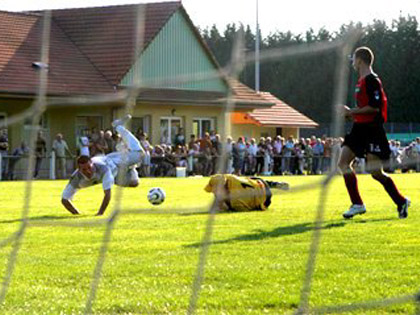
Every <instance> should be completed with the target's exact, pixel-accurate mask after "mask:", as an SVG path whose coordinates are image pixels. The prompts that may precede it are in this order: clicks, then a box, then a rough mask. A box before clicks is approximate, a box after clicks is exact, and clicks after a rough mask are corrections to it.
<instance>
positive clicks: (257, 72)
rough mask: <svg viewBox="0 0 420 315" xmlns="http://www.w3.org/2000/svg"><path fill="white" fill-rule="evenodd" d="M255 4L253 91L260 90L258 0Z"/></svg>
mask: <svg viewBox="0 0 420 315" xmlns="http://www.w3.org/2000/svg"><path fill="white" fill-rule="evenodd" d="M256 4H257V31H256V35H255V91H256V92H259V91H260V25H259V20H258V0H256Z"/></svg>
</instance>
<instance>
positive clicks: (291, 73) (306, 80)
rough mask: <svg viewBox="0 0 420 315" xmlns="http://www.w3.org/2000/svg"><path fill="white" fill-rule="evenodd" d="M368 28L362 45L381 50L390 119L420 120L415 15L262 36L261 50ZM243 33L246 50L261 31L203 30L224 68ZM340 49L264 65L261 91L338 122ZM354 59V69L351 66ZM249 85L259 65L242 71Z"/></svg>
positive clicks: (419, 39) (419, 36)
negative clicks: (335, 106) (335, 111)
mask: <svg viewBox="0 0 420 315" xmlns="http://www.w3.org/2000/svg"><path fill="white" fill-rule="evenodd" d="M356 27H363V34H362V36H361V37H360V39H359V41H358V42H357V44H356V45H357V46H361V45H366V46H368V47H370V48H372V50H373V51H374V53H375V64H374V70H375V71H376V72H377V73H378V75H379V76H380V77H381V79H382V82H383V85H384V87H385V91H386V93H387V96H388V102H389V112H388V115H389V121H391V122H396V123H407V122H412V123H420V99H419V97H418V96H417V92H418V89H419V87H420V56H419V54H420V30H419V24H418V22H417V19H416V18H415V17H414V16H406V17H404V16H400V17H399V18H398V19H395V20H394V21H393V22H392V23H390V25H388V24H387V23H386V22H385V21H381V20H374V21H373V22H372V23H370V24H369V25H366V26H363V25H362V24H361V23H350V24H344V25H342V26H341V27H340V28H339V30H338V31H334V32H332V31H328V30H326V29H324V28H322V29H320V30H319V31H314V30H313V29H309V30H308V31H306V32H305V33H304V34H294V33H292V32H290V31H287V32H280V31H277V32H274V33H270V34H269V35H268V36H266V37H264V38H262V40H261V51H263V50H265V49H271V48H284V47H290V46H292V45H305V44H310V43H315V42H331V41H333V40H336V39H339V38H342V37H343V36H345V35H346V34H347V33H348V32H349V30H351V29H354V28H356ZM239 31H243V34H244V40H245V49H246V51H250V52H253V51H254V48H255V38H256V36H255V33H254V32H253V31H252V29H251V28H250V26H249V25H248V26H246V27H244V26H243V25H239V26H237V25H235V24H228V25H227V26H226V28H225V30H224V31H223V32H220V31H219V30H218V29H217V28H216V26H213V27H211V28H206V29H204V30H201V34H202V36H203V38H204V39H205V41H206V42H207V44H208V46H209V47H210V49H211V50H212V52H213V54H214V55H215V57H216V59H217V61H218V62H219V64H220V65H221V66H226V65H227V64H228V63H229V61H230V60H231V53H232V48H233V46H234V42H235V38H236V36H237V33H238V32H239ZM337 60H338V59H337V54H336V52H335V51H327V52H324V53H321V54H308V55H305V56H295V57H290V58H287V59H282V60H278V61H276V60H273V61H269V62H263V63H261V90H262V91H268V92H271V93H272V94H274V95H276V96H277V97H278V98H280V99H281V100H283V101H285V102H286V103H288V104H290V105H292V106H293V107H294V108H296V109H297V110H299V111H301V112H302V113H304V114H305V115H307V116H308V117H310V118H312V119H314V120H315V121H317V122H319V123H321V124H329V123H331V121H332V116H333V111H332V103H333V97H334V89H335V80H336V79H335V72H336V66H337ZM350 66H351V65H350V61H349V67H350ZM350 73H351V75H350V76H349V81H348V96H347V104H349V105H354V98H353V93H354V86H355V84H356V82H357V76H356V74H355V73H354V71H351V72H350ZM240 80H241V81H242V82H243V83H245V84H246V85H248V86H250V87H253V88H254V85H255V66H254V64H253V63H252V64H248V65H246V66H245V68H244V70H243V71H242V73H241V74H240Z"/></svg>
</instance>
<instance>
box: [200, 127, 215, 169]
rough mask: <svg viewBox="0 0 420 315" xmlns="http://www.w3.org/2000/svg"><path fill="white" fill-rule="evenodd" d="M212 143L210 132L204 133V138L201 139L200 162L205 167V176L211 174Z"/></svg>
mask: <svg viewBox="0 0 420 315" xmlns="http://www.w3.org/2000/svg"><path fill="white" fill-rule="evenodd" d="M212 148H213V146H212V144H211V141H210V134H209V133H208V132H206V133H205V134H204V138H202V139H200V153H201V157H200V164H201V165H202V167H203V170H202V171H203V174H202V175H204V176H209V175H210V173H211V166H212V165H211V152H212Z"/></svg>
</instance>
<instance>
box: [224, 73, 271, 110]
mask: <svg viewBox="0 0 420 315" xmlns="http://www.w3.org/2000/svg"><path fill="white" fill-rule="evenodd" d="M228 82H229V85H230V87H231V88H232V91H233V96H234V98H235V100H238V101H241V100H242V101H249V102H255V103H261V104H266V105H274V103H273V102H270V101H269V100H267V99H266V98H264V97H263V96H262V95H261V93H257V92H256V91H255V90H253V89H251V88H250V87H249V86H247V85H245V84H243V83H242V82H240V81H238V80H235V79H229V80H228Z"/></svg>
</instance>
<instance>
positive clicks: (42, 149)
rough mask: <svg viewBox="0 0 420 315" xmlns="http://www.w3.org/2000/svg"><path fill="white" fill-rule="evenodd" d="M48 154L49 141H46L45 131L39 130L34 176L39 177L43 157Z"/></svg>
mask: <svg viewBox="0 0 420 315" xmlns="http://www.w3.org/2000/svg"><path fill="white" fill-rule="evenodd" d="M46 154H47V142H46V141H45V138H44V135H43V132H42V131H41V130H40V131H38V136H37V138H36V142H35V171H34V178H38V174H39V171H40V169H41V164H42V159H43V158H44V157H45V156H46Z"/></svg>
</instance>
